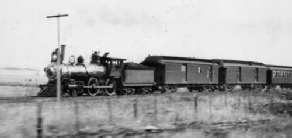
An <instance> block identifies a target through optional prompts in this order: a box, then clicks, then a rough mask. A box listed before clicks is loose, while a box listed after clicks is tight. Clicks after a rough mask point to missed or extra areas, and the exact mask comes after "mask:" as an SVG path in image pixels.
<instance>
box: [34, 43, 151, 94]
mask: <svg viewBox="0 0 292 138" xmlns="http://www.w3.org/2000/svg"><path fill="white" fill-rule="evenodd" d="M58 52H59V49H56V50H55V51H53V52H52V55H51V63H50V64H49V65H48V66H47V67H46V68H45V69H44V71H45V73H46V76H47V78H48V83H47V84H46V85H40V88H41V91H40V92H39V93H38V96H56V84H57V71H58V68H59V70H60V76H61V91H62V94H66V93H67V94H69V95H71V96H80V95H83V94H88V95H90V96H96V95H108V96H111V95H115V94H118V95H127V94H134V93H140V94H142V93H151V92H152V91H153V88H154V86H155V82H154V70H153V68H151V67H146V66H143V65H140V64H134V63H124V61H125V59H121V58H113V57H108V54H109V53H105V54H104V55H103V56H99V53H98V52H94V53H93V54H92V56H91V61H90V63H89V64H84V59H83V57H82V56H79V57H78V58H77V63H75V57H74V56H71V57H70V59H69V63H68V64H64V63H63V57H64V53H65V45H62V46H61V54H60V55H61V56H60V58H61V64H57V60H58V57H57V53H58Z"/></svg>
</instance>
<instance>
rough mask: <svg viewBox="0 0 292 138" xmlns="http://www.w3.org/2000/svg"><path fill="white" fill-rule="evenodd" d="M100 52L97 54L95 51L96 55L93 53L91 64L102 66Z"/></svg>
mask: <svg viewBox="0 0 292 138" xmlns="http://www.w3.org/2000/svg"><path fill="white" fill-rule="evenodd" d="M99 53H100V52H99V51H98V52H97V51H95V52H94V53H92V55H91V61H90V63H91V64H94V63H95V64H100V61H99V60H100V56H99Z"/></svg>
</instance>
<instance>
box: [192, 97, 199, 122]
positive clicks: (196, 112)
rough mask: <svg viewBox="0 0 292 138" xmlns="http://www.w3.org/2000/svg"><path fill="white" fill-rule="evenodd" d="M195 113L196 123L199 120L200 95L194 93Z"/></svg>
mask: <svg viewBox="0 0 292 138" xmlns="http://www.w3.org/2000/svg"><path fill="white" fill-rule="evenodd" d="M193 98H194V113H195V121H197V120H198V95H197V93H194V95H193Z"/></svg>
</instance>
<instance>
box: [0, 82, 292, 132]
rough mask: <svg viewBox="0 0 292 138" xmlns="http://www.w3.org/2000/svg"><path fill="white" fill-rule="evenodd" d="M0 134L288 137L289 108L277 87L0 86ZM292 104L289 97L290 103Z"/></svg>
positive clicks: (289, 123) (290, 127) (289, 124)
mask: <svg viewBox="0 0 292 138" xmlns="http://www.w3.org/2000/svg"><path fill="white" fill-rule="evenodd" d="M0 90H1V94H0V112H1V116H0V126H1V129H0V137H35V136H37V133H36V130H37V127H36V126H37V124H38V120H39V118H40V117H41V119H42V121H41V130H42V132H43V133H42V135H45V136H47V137H55V136H61V137H72V136H78V137H81V136H83V137H98V136H109V137H145V136H146V137H194V136H196V137H199V138H200V137H230V138H231V137H290V136H291V135H292V131H291V130H292V123H291V122H292V120H291V117H290V114H292V110H291V109H292V108H290V107H291V106H290V101H289V100H286V99H285V98H283V96H281V95H280V92H284V91H285V92H287V91H289V90H281V91H272V92H269V93H260V91H240V90H238V91H234V92H213V93H207V92H204V93H190V92H186V91H184V90H180V92H177V93H166V94H159V93H157V94H151V95H138V96H113V97H104V96H99V97H88V96H82V97H77V98H75V97H63V98H62V102H61V103H60V104H57V103H56V102H55V98H54V97H46V98H38V97H31V96H34V95H35V94H36V93H37V92H38V90H39V89H38V88H37V87H32V86H29V87H27V86H26V87H23V86H17V87H16V86H1V88H0ZM291 105H292V103H291Z"/></svg>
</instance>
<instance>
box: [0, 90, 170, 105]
mask: <svg viewBox="0 0 292 138" xmlns="http://www.w3.org/2000/svg"><path fill="white" fill-rule="evenodd" d="M171 94H173V93H160V92H155V93H153V94H146V95H121V96H85V95H84V96H78V97H71V96H63V97H62V98H61V99H62V100H61V102H66V101H86V100H106V99H123V98H140V97H147V96H154V95H156V96H159V95H171ZM56 101H57V99H56V97H37V96H26V97H22V96H21V97H0V103H31V102H56Z"/></svg>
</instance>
